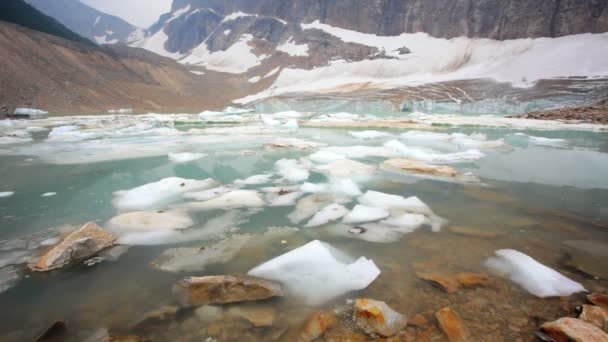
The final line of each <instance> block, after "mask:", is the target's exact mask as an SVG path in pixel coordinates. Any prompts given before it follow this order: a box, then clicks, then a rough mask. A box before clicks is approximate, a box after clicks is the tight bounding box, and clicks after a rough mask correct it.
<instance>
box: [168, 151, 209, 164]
mask: <svg viewBox="0 0 608 342" xmlns="http://www.w3.org/2000/svg"><path fill="white" fill-rule="evenodd" d="M206 156H207V155H206V154H205V153H189V152H184V153H169V160H170V161H172V162H174V163H188V162H191V161H195V160H198V159H201V158H204V157H206Z"/></svg>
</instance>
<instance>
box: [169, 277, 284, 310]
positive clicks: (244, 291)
mask: <svg viewBox="0 0 608 342" xmlns="http://www.w3.org/2000/svg"><path fill="white" fill-rule="evenodd" d="M174 292H175V293H176V295H177V297H178V300H179V302H180V303H181V304H182V305H183V306H199V305H206V304H227V303H236V302H246V301H254V300H262V299H268V298H272V297H276V296H283V289H282V288H281V285H280V284H277V283H275V282H271V281H268V280H264V279H258V278H253V277H244V276H232V275H220V276H207V277H189V278H185V279H183V280H181V281H179V282H178V283H177V285H176V286H175V287H174Z"/></svg>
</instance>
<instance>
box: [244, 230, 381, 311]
mask: <svg viewBox="0 0 608 342" xmlns="http://www.w3.org/2000/svg"><path fill="white" fill-rule="evenodd" d="M248 274H249V275H251V276H255V277H260V278H265V279H269V280H274V281H278V282H281V283H282V284H283V285H284V286H285V288H286V289H287V291H288V292H289V293H291V294H293V295H295V296H296V297H299V298H301V299H302V300H304V301H305V302H306V303H307V304H310V305H320V304H323V303H325V302H327V301H329V300H331V299H334V298H336V297H339V296H341V295H344V294H346V293H348V292H351V291H356V290H362V289H364V288H366V287H367V286H369V284H371V283H372V282H373V281H374V280H375V279H376V278H377V277H378V275H380V270H379V269H378V267H377V266H376V264H375V263H374V262H373V261H372V260H369V259H367V258H365V257H361V258H359V259H358V260H356V261H354V262H353V259H352V258H350V257H349V256H347V255H345V254H344V253H342V252H341V251H339V250H337V249H335V248H334V247H332V246H330V245H329V244H326V243H323V242H321V241H318V240H315V241H311V242H309V243H308V244H306V245H304V246H302V247H299V248H296V249H294V250H292V251H290V252H288V253H285V254H283V255H281V256H278V257H276V258H274V259H272V260H270V261H267V262H265V263H263V264H261V265H259V266H257V267H255V268H253V269H252V270H250V271H249V272H248Z"/></svg>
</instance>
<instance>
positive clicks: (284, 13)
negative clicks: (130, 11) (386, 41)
mask: <svg viewBox="0 0 608 342" xmlns="http://www.w3.org/2000/svg"><path fill="white" fill-rule="evenodd" d="M188 5H190V6H191V7H192V8H193V9H196V8H210V9H213V10H214V11H216V12H218V13H220V14H224V15H225V14H229V13H233V12H238V11H242V12H245V13H253V14H260V15H264V16H272V17H276V18H280V19H282V20H285V21H287V22H304V23H308V22H313V21H315V20H319V21H320V22H321V23H325V24H328V25H331V26H336V27H341V28H346V29H350V30H355V31H358V32H365V33H373V34H378V35H389V36H391V35H399V34H401V33H416V32H425V33H428V34H430V35H431V36H434V37H442V38H453V37H461V36H466V37H482V38H492V39H499V40H503V39H516V38H533V37H560V36H565V35H572V34H580V33H588V32H590V33H600V32H606V31H608V1H605V0H552V1H539V0H366V1H359V0H333V1H327V0H291V1H284V0H175V1H174V3H173V11H176V10H178V9H181V8H184V7H186V6H188Z"/></svg>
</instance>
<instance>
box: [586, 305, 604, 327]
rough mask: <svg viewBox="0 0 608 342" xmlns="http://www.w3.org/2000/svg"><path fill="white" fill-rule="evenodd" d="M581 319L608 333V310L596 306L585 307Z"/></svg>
mask: <svg viewBox="0 0 608 342" xmlns="http://www.w3.org/2000/svg"><path fill="white" fill-rule="evenodd" d="M579 318H580V319H582V320H583V321H585V322H587V323H591V324H593V325H595V326H596V327H598V328H600V329H602V330H604V331H606V332H608V309H606V308H602V307H599V306H594V305H583V311H582V312H581V315H580V317H579Z"/></svg>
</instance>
